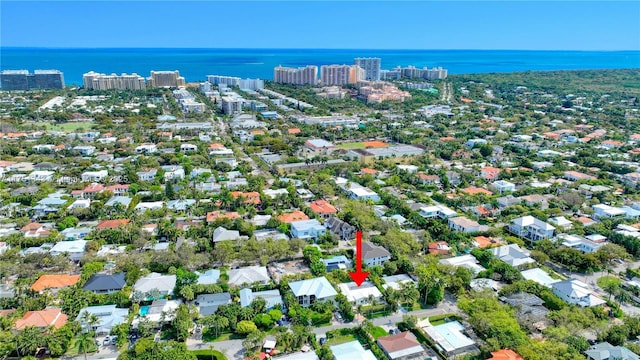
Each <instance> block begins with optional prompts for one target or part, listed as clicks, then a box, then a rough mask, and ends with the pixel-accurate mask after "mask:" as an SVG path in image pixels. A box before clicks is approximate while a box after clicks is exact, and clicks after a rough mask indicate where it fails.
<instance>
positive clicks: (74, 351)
mask: <svg viewBox="0 0 640 360" xmlns="http://www.w3.org/2000/svg"><path fill="white" fill-rule="evenodd" d="M77 339H78V338H77V337H75V338H73V339H71V343H69V349H67V353H66V354H65V356H68V357H76V356H80V355H84V353H83V354H80V353H79V352H78V343H77V342H76V340H77ZM90 350H91V351H87V355H89V354H92V353H94V352H96V350H98V348H97V347H96V344H95V342H94V343H93V346H92V347H91V349H90Z"/></svg>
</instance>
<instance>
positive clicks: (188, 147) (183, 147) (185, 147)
mask: <svg viewBox="0 0 640 360" xmlns="http://www.w3.org/2000/svg"><path fill="white" fill-rule="evenodd" d="M180 151H182V152H190V151H194V152H195V151H198V146H197V145H193V144H182V145H180Z"/></svg>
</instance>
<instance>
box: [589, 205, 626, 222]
mask: <svg viewBox="0 0 640 360" xmlns="http://www.w3.org/2000/svg"><path fill="white" fill-rule="evenodd" d="M592 208H593V218H594V219H598V218H601V217H605V218H613V217H617V216H626V215H627V212H626V211H625V210H624V209H621V208H617V207H613V206H609V205H605V204H596V205H593V206H592Z"/></svg>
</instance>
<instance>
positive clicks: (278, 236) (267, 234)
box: [253, 220, 289, 241]
mask: <svg viewBox="0 0 640 360" xmlns="http://www.w3.org/2000/svg"><path fill="white" fill-rule="evenodd" d="M267 221H268V220H267ZM265 225H266V223H265ZM263 226H264V225H263ZM253 237H254V238H255V239H256V240H258V241H265V240H267V239H271V240H289V237H288V236H287V235H286V234H283V233H281V232H280V231H279V230H276V229H262V230H256V231H254V232H253Z"/></svg>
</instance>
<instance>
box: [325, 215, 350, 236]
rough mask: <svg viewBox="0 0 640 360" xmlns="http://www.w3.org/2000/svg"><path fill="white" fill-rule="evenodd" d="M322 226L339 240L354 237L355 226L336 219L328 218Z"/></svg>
mask: <svg viewBox="0 0 640 360" xmlns="http://www.w3.org/2000/svg"><path fill="white" fill-rule="evenodd" d="M324 226H325V227H326V228H327V229H329V230H330V231H331V232H332V233H334V234H336V235H337V236H338V237H340V239H341V240H348V239H353V238H354V237H355V236H356V228H355V226H351V225H349V224H348V223H347V222H345V221H342V220H340V219H338V218H337V217H333V216H332V217H330V218H329V219H327V220H326V221H325V222H324Z"/></svg>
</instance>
